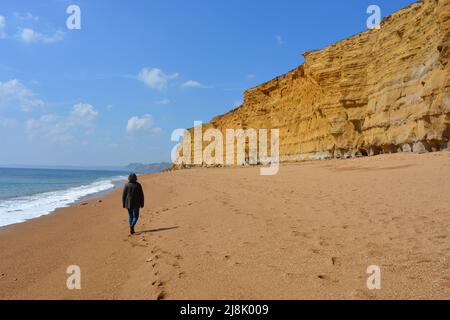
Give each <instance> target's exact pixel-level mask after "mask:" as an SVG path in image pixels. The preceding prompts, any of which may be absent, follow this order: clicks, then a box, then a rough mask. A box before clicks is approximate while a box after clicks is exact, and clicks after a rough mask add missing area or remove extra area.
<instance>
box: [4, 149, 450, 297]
mask: <svg viewBox="0 0 450 320" xmlns="http://www.w3.org/2000/svg"><path fill="white" fill-rule="evenodd" d="M140 182H141V183H142V185H143V187H144V191H145V194H146V207H145V208H144V209H143V211H142V213H141V220H140V222H139V225H138V226H137V232H138V234H137V235H136V236H133V237H130V236H129V235H128V227H127V213H126V211H125V210H124V209H122V207H121V200H120V197H121V191H120V190H118V191H115V192H113V193H111V194H109V195H107V196H105V197H104V198H102V199H101V202H100V201H99V200H97V199H91V200H89V201H88V202H87V203H82V204H77V205H74V206H72V207H70V208H64V209H59V210H57V211H56V212H55V213H53V214H50V215H47V216H43V217H40V218H37V219H34V220H30V221H28V222H25V223H21V224H18V225H13V226H8V227H5V228H2V229H0V299H448V298H449V297H450V260H449V259H450V240H449V233H450V232H449V231H450V193H449V190H450V153H448V152H441V153H430V154H422V155H418V154H406V153H405V154H393V155H381V156H377V157H367V158H360V159H354V160H332V161H318V162H304V163H293V164H284V165H282V167H281V168H280V172H279V174H278V175H276V176H273V177H270V176H266V177H263V176H260V175H259V168H256V167H249V168H218V169H192V170H182V171H176V172H167V173H161V174H155V175H147V176H142V177H140ZM69 265H78V266H80V268H81V285H82V289H81V290H68V289H67V287H66V280H67V277H68V274H67V273H66V269H67V267H68V266H69ZM370 265H378V266H379V267H380V268H381V272H382V274H381V276H382V278H381V279H382V280H381V285H382V288H381V290H368V289H367V287H366V280H367V278H368V276H369V275H368V274H367V273H366V271H367V268H368V267H369V266H370Z"/></svg>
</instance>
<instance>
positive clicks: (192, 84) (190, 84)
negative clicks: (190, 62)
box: [181, 80, 207, 89]
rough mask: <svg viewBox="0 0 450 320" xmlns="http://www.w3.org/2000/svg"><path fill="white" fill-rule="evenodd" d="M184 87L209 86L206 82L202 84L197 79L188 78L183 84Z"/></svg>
mask: <svg viewBox="0 0 450 320" xmlns="http://www.w3.org/2000/svg"><path fill="white" fill-rule="evenodd" d="M181 87H182V88H191V89H203V88H207V87H206V86H205V85H204V84H201V83H200V82H198V81H195V80H188V81H186V82H185V83H183V84H182V85H181Z"/></svg>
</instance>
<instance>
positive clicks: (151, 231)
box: [136, 226, 179, 236]
mask: <svg viewBox="0 0 450 320" xmlns="http://www.w3.org/2000/svg"><path fill="white" fill-rule="evenodd" d="M178 228H179V227H178V226H176V227H170V228H159V229H150V230H142V231H139V232H136V235H137V236H139V235H141V234H144V233H157V232H164V231H170V230H174V229H178Z"/></svg>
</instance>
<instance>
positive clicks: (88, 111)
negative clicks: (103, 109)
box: [71, 103, 98, 121]
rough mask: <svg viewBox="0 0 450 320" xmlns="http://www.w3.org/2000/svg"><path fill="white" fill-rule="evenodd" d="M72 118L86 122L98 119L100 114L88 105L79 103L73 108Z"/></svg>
mask: <svg viewBox="0 0 450 320" xmlns="http://www.w3.org/2000/svg"><path fill="white" fill-rule="evenodd" d="M71 116H72V117H75V118H79V119H83V120H86V121H92V120H95V118H97V116H98V112H97V111H95V110H94V107H93V106H92V105H90V104H88V103H78V104H76V105H74V106H73V108H72V112H71Z"/></svg>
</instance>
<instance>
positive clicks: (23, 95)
mask: <svg viewBox="0 0 450 320" xmlns="http://www.w3.org/2000/svg"><path fill="white" fill-rule="evenodd" d="M10 104H19V105H20V107H21V108H22V110H23V111H30V110H31V109H33V108H37V107H43V106H44V102H43V101H42V100H40V99H36V94H35V93H34V92H33V91H31V90H30V89H28V88H27V87H25V86H24V85H23V84H22V83H21V82H20V81H19V80H17V79H13V80H8V81H6V82H0V106H1V105H10Z"/></svg>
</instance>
